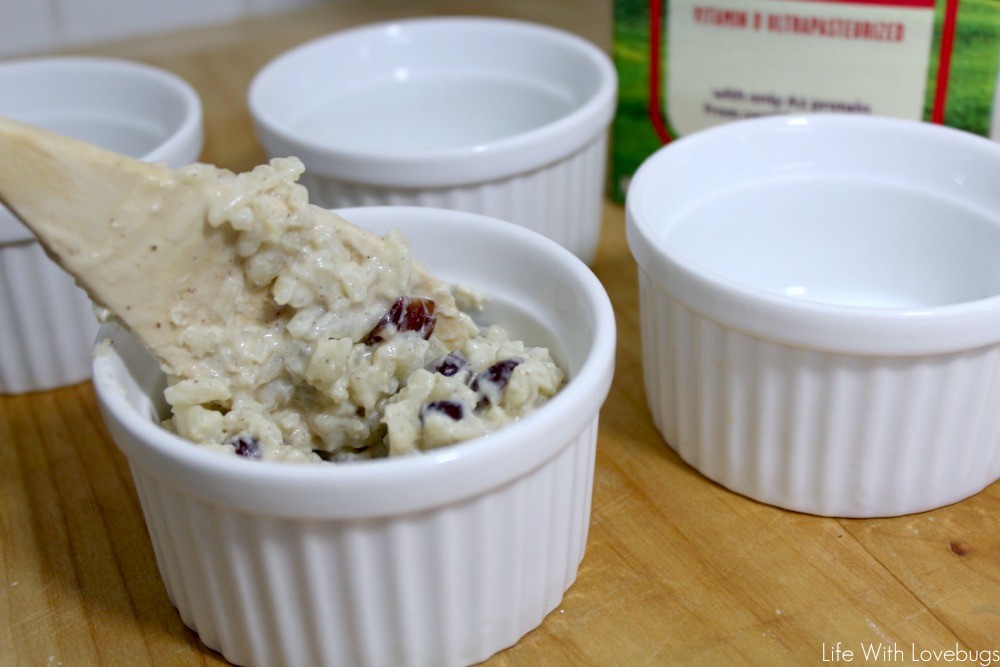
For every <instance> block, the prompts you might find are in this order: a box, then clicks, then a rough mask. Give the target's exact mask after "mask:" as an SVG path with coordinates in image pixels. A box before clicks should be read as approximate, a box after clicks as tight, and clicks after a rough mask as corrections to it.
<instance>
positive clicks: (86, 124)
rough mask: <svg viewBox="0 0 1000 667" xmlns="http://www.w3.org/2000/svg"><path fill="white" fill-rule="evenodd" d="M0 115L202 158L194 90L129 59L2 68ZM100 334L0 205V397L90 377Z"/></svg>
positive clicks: (44, 61) (141, 154)
mask: <svg viewBox="0 0 1000 667" xmlns="http://www.w3.org/2000/svg"><path fill="white" fill-rule="evenodd" d="M0 116H5V117H8V118H13V119H15V120H19V121H22V122H25V123H30V124H32V125H37V126H39V127H43V128H45V129H48V130H53V131H56V132H60V133H62V134H67V135H70V136H74V137H76V138H78V139H84V140H87V141H90V142H91V143H94V144H97V145H99V146H103V147H105V148H110V149H112V150H116V151H118V152H120V153H124V154H126V155H130V156H132V157H136V158H141V159H144V160H148V161H150V162H166V163H167V164H169V165H171V166H173V167H179V166H181V165H183V164H187V163H189V162H194V161H195V160H197V158H198V155H199V154H200V153H201V147H202V111H201V102H200V101H199V99H198V95H197V94H196V93H195V91H194V89H193V88H192V87H191V86H190V85H188V83H187V82H185V81H183V80H182V79H180V78H179V77H177V76H175V75H174V74H171V73H169V72H166V71H164V70H161V69H158V68H154V67H151V66H149V65H144V64H140V63H135V62H130V61H125V60H115V59H109V58H87V57H51V58H32V59H24V60H11V61H6V62H3V63H0ZM97 330H98V323H97V318H96V317H95V316H94V310H93V305H92V304H91V302H90V299H89V298H88V297H87V295H86V293H85V292H84V291H83V290H82V289H80V288H79V287H77V286H76V283H75V282H74V281H73V278H72V277H70V275H69V274H68V273H66V272H65V271H63V270H62V269H61V268H60V267H59V266H58V265H56V264H55V263H54V262H52V261H51V260H50V259H49V258H48V257H47V256H46V254H45V252H44V251H43V250H42V247H41V245H40V244H39V243H38V241H37V240H36V239H35V237H34V235H32V233H31V232H30V231H28V229H27V228H26V227H24V226H23V225H22V224H21V223H20V222H19V221H18V220H16V219H15V218H14V217H13V215H11V213H10V212H9V211H8V210H7V209H6V208H3V207H2V206H0V394H17V393H23V392H28V391H40V390H43V389H52V388H54V387H59V386H63V385H68V384H74V383H76V382H80V381H82V380H85V379H87V378H88V377H90V367H91V359H92V356H93V355H92V350H93V345H94V339H95V337H96V335H97Z"/></svg>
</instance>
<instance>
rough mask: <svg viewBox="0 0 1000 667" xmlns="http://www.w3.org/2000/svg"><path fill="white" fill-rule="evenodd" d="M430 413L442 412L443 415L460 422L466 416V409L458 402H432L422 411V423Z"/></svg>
mask: <svg viewBox="0 0 1000 667" xmlns="http://www.w3.org/2000/svg"><path fill="white" fill-rule="evenodd" d="M428 412H440V413H441V414H443V415H446V416H448V417H451V418H452V419H454V420H455V421H458V420H459V419H461V418H462V417H464V416H465V408H464V407H463V406H462V404H461V403H458V402H456V401H431V402H430V403H427V404H426V405H424V407H422V408H421V409H420V421H421V423H422V422H423V421H424V416H425V415H426V414H427V413H428Z"/></svg>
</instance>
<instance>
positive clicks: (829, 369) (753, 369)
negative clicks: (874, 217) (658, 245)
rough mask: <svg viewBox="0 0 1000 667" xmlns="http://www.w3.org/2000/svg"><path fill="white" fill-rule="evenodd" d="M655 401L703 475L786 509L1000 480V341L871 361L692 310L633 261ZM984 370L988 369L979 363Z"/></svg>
mask: <svg viewBox="0 0 1000 667" xmlns="http://www.w3.org/2000/svg"><path fill="white" fill-rule="evenodd" d="M639 280H640V301H641V306H640V310H641V321H642V343H643V368H644V374H645V377H644V380H645V387H646V392H647V400H648V404H649V408H650V410H651V412H652V415H653V419H654V422H655V423H656V426H657V428H658V429H659V430H660V432H661V434H662V435H663V437H664V438H665V439H666V441H667V442H668V443H669V444H670V445H671V446H672V447H673V448H674V449H675V450H677V452H678V453H679V454H680V456H681V457H682V458H683V459H684V460H685V461H687V462H688V463H690V464H691V465H692V466H694V467H695V468H696V469H698V470H699V471H700V472H702V473H703V474H705V475H706V476H707V477H709V478H711V479H713V480H715V481H717V482H719V483H721V484H723V485H724V486H726V487H728V488H730V489H732V490H734V491H736V492H738V493H742V494H744V495H747V496H750V497H752V498H755V499H757V500H761V501H763V502H767V503H771V504H774V505H778V506H781V507H786V508H788V509H793V510H798V511H803V512H809V513H813V514H821V515H833V516H856V517H863V516H892V515H899V514H908V513H912V512H918V511H923V510H927V509H932V508H935V507H939V506H942V505H946V504H949V503H952V502H956V501H959V500H962V499H964V498H966V497H968V496H970V495H972V494H974V493H976V492H977V491H979V490H981V489H982V488H984V487H985V486H987V485H988V484H990V483H992V482H993V481H995V480H996V479H997V478H998V477H1000V455H998V445H997V443H1000V351H998V349H997V347H995V346H994V347H987V348H980V349H976V350H970V351H967V352H959V353H952V354H942V355H932V356H900V357H866V356H861V355H849V354H839V353H831V352H821V351H816V350H809V349H804V348H797V347H793V346H789V345H784V344H778V343H774V342H771V341H768V340H764V339H761V338H758V337H755V336H751V335H748V334H746V333H743V332H739V331H735V330H732V329H729V328H726V327H723V326H721V325H719V324H718V323H716V322H714V321H712V320H709V319H707V318H705V317H702V316H700V315H699V314H698V313H696V312H694V311H693V310H691V309H689V308H688V307H687V306H685V305H684V304H682V303H680V302H678V301H677V300H675V299H673V298H672V297H671V296H670V295H669V294H667V293H666V292H665V291H663V290H662V289H661V288H660V287H659V286H658V285H657V284H656V283H655V282H654V281H653V280H652V279H651V278H650V277H649V276H648V275H647V274H646V273H645V272H644V271H640V278H639ZM984 368H986V369H988V372H983V369H984Z"/></svg>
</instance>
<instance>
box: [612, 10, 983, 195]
mask: <svg viewBox="0 0 1000 667" xmlns="http://www.w3.org/2000/svg"><path fill="white" fill-rule="evenodd" d="M614 55H615V61H616V64H617V66H618V70H619V80H620V82H621V84H620V91H619V110H618V114H617V116H616V119H615V123H614V129H613V134H614V144H613V145H614V155H613V157H614V160H613V170H612V174H613V177H614V178H615V179H616V180H615V182H614V183H613V184H612V185H613V186H614V187H613V191H614V192H613V193H614V194H615V195H616V196H617V198H619V199H621V198H622V197H623V196H624V189H625V187H626V186H627V181H628V177H629V175H630V174H631V173H632V172H633V171H634V169H635V168H637V167H638V164H639V163H641V161H642V160H643V159H645V157H647V156H648V155H649V154H650V153H652V152H653V151H654V150H656V148H659V147H660V146H662V145H663V144H664V143H667V142H669V141H671V140H673V139H674V138H677V137H680V136H684V135H687V134H690V133H692V132H696V131H698V130H701V129H705V128H708V127H711V126H713V125H717V124H720V123H725V122H728V121H733V120H738V119H742V118H753V117H756V116H763V115H773V114H787V113H818V112H835V113H852V114H875V115H880V116H891V117H896V118H904V119H910V120H925V121H929V122H939V123H946V124H948V125H952V126H954V127H958V128H961V129H966V130H968V131H970V132H975V133H977V134H981V135H984V136H988V137H992V138H995V139H996V138H1000V118H997V116H1000V113H996V111H997V106H998V105H997V104H995V103H994V98H995V97H996V96H997V74H998V64H1000V3H997V2H995V1H994V0H648V1H645V2H644V1H643V0H616V3H615V54H614Z"/></svg>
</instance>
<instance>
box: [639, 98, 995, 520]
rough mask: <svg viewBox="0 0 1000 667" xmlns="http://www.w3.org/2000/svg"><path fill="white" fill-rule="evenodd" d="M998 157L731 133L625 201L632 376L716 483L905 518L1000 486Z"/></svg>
mask: <svg viewBox="0 0 1000 667" xmlns="http://www.w3.org/2000/svg"><path fill="white" fill-rule="evenodd" d="M998 184H1000V145H998V144H996V143H994V142H991V141H988V140H986V139H982V138H979V137H976V136H974V135H971V134H968V133H964V132H961V131H958V130H953V129H948V128H942V127H940V126H934V125H930V124H923V123H916V122H907V121H898V120H892V119H882V118H865V117H850V116H845V117H838V116H812V117H810V116H791V117H774V118H767V119H761V120H752V121H740V122H736V123H732V124H728V125H724V126H721V127H718V128H714V129H711V130H706V131H703V132H700V133H696V134H693V135H690V136H689V137H687V138H685V139H683V140H680V141H677V142H674V143H672V144H669V145H668V146H667V147H665V148H663V149H661V150H660V151H659V152H657V153H656V154H654V155H653V156H652V157H651V158H649V159H648V160H647V161H646V162H645V163H644V164H643V165H642V167H641V168H640V169H639V171H638V173H637V174H636V177H635V179H634V180H633V181H632V183H631V186H630V188H629V191H628V199H627V235H628V241H629V245H630V248H631V250H632V252H633V254H634V256H635V258H636V260H637V262H638V264H639V268H640V271H639V287H640V309H641V322H642V344H643V370H644V376H645V387H646V394H647V400H648V403H649V407H650V409H651V411H652V415H653V418H654V421H655V423H656V425H657V427H658V428H659V429H660V431H661V433H662V434H663V436H664V438H665V439H666V440H667V442H668V443H669V444H670V445H671V446H672V447H673V448H674V449H676V450H677V451H678V453H679V454H680V455H681V456H682V457H683V458H684V459H685V460H686V461H688V462H689V463H690V464H691V465H693V466H694V467H695V468H697V469H698V470H700V471H701V472H702V473H704V474H705V475H706V476H708V477H709V478H711V479H713V480H716V481H718V482H720V483H721V484H723V485H725V486H727V487H729V488H730V489H733V490H735V491H738V492H740V493H743V494H746V495H748V496H750V497H752V498H756V499H758V500H762V501H764V502H767V503H772V504H775V505H779V506H782V507H786V508H789V509H794V510H800V511H804V512H810V513H815V514H823V515H835V516H845V517H871V516H889V515H899V514H906V513H911V512H918V511H922V510H927V509H931V508H934V507H938V506H942V505H946V504H949V503H953V502H956V501H959V500H962V499H963V498H966V497H968V496H970V495H972V494H974V493H976V492H977V491H979V490H981V489H982V488H984V487H985V486H987V485H988V484H990V483H991V482H993V481H995V480H996V479H997V478H998V477H1000V296H998V295H1000V186H998Z"/></svg>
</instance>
